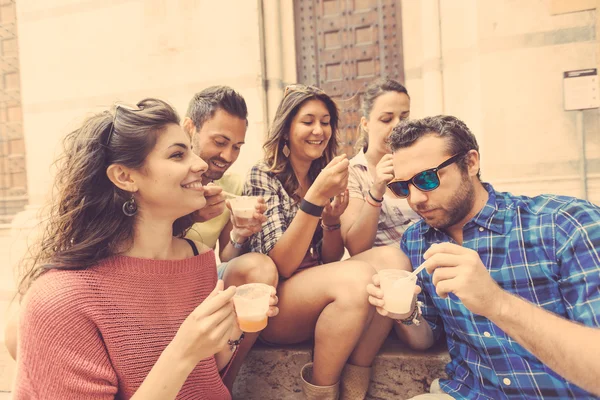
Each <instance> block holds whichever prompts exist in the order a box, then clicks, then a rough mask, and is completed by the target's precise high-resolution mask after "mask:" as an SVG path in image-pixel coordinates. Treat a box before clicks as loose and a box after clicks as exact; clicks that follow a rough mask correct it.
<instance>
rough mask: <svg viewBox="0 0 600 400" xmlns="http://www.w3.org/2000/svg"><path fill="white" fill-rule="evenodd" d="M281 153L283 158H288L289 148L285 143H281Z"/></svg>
mask: <svg viewBox="0 0 600 400" xmlns="http://www.w3.org/2000/svg"><path fill="white" fill-rule="evenodd" d="M282 152H283V155H284V156H285V158H289V157H290V153H291V151H290V148H289V147H288V145H287V143H286V144H284V145H283V150H282Z"/></svg>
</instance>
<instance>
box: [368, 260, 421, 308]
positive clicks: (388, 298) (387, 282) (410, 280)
mask: <svg viewBox="0 0 600 400" xmlns="http://www.w3.org/2000/svg"><path fill="white" fill-rule="evenodd" d="M377 275H379V282H380V286H381V289H382V290H383V301H384V305H383V309H384V310H386V311H387V312H388V313H389V314H390V317H392V318H397V317H399V316H400V315H403V314H407V313H409V312H410V311H412V310H411V306H412V301H413V298H414V296H415V286H417V276H416V275H413V274H412V273H410V272H408V271H403V270H400V269H383V270H381V271H379V272H378V273H377Z"/></svg>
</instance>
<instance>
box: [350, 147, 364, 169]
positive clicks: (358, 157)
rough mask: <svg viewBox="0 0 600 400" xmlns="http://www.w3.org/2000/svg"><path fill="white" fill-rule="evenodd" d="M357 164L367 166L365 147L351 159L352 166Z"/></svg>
mask: <svg viewBox="0 0 600 400" xmlns="http://www.w3.org/2000/svg"><path fill="white" fill-rule="evenodd" d="M355 165H360V166H361V167H365V168H367V157H366V156H365V151H364V150H363V149H360V151H359V152H358V153H356V155H355V156H354V157H352V158H351V159H350V166H351V167H354V166H355Z"/></svg>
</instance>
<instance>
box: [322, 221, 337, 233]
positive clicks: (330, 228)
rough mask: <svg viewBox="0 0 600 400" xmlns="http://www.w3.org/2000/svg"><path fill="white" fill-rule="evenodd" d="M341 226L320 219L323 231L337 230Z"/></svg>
mask: <svg viewBox="0 0 600 400" xmlns="http://www.w3.org/2000/svg"><path fill="white" fill-rule="evenodd" d="M341 227H342V225H341V224H333V225H327V224H325V223H324V222H323V221H321V228H323V230H324V231H337V230H338V229H340V228H341Z"/></svg>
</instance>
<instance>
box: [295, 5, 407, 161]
mask: <svg viewBox="0 0 600 400" xmlns="http://www.w3.org/2000/svg"><path fill="white" fill-rule="evenodd" d="M294 13H295V14H294V19H295V23H296V25H295V31H296V55H297V56H296V62H297V71H298V82H299V83H304V84H308V85H316V86H318V87H320V88H322V89H323V90H325V92H327V94H329V95H330V96H331V97H332V98H333V99H334V100H335V101H336V102H337V104H338V106H339V108H340V111H341V121H340V136H341V149H340V151H341V152H345V153H346V154H348V156H352V155H354V153H355V151H354V146H355V143H356V140H357V139H358V137H357V136H358V129H357V128H358V123H359V121H360V117H361V115H360V96H361V94H362V93H363V92H364V88H365V87H366V86H367V85H368V84H369V82H371V81H372V80H374V79H376V78H378V77H382V76H385V77H389V78H392V79H396V80H398V81H399V82H402V83H403V82H404V61H403V58H402V25H401V9H400V1H399V0H295V1H294Z"/></svg>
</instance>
